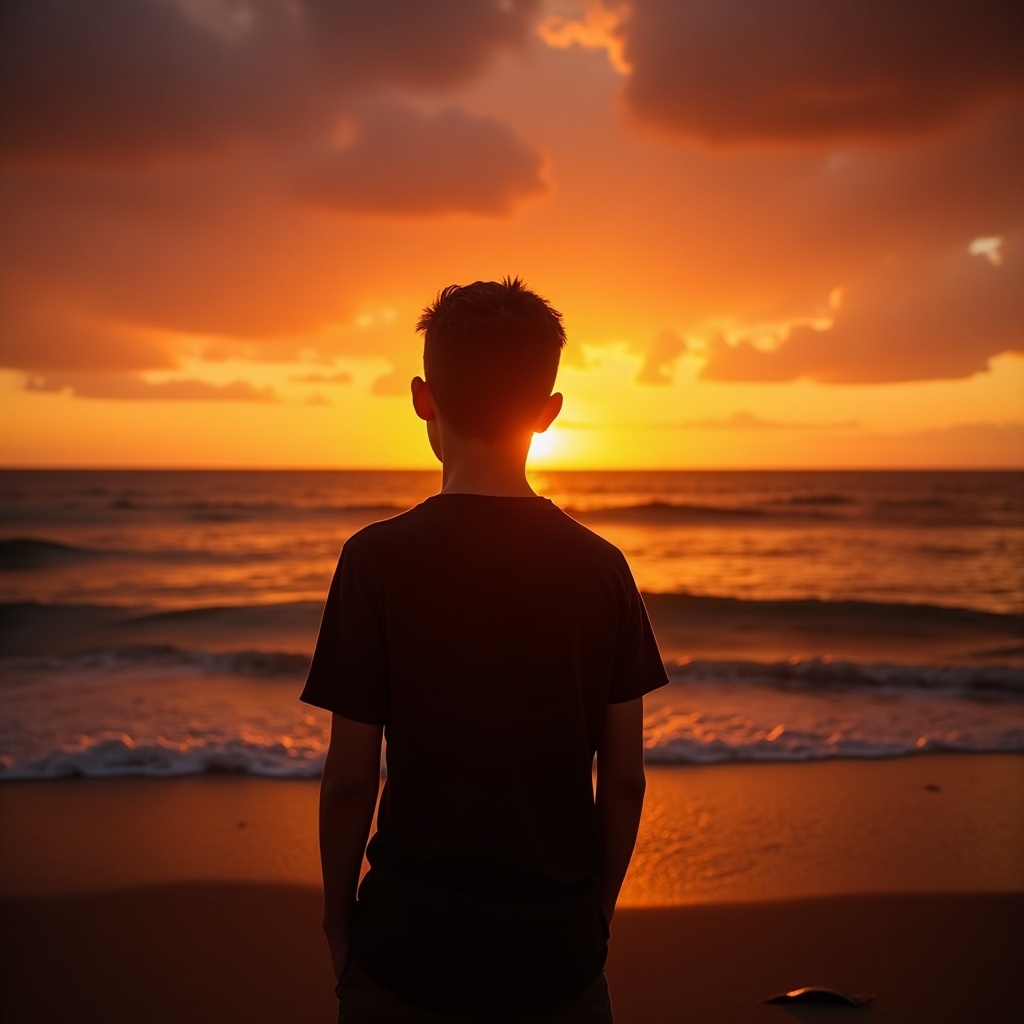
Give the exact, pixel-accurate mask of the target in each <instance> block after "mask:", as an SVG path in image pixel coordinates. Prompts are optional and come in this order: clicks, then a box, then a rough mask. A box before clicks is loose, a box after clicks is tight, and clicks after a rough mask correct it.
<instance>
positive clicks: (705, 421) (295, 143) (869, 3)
mask: <svg viewBox="0 0 1024 1024" xmlns="http://www.w3.org/2000/svg"><path fill="white" fill-rule="evenodd" d="M0 116H2V124H0V180H2V193H0V203H2V212H0V218H2V225H0V228H2V238H3V240H2V242H0V316H2V322H0V367H2V369H0V390H2V394H0V409H2V412H0V426H2V431H0V463H2V464H4V465H8V466H10V465H38V466H78V465H81V466H185V467H187V466H225V467H230V466H275V467H276V466H309V467H314V466H337V467H346V466H352V467H356V466H359V467H367V466H377V467H420V466H423V467H426V466H430V465H432V464H433V459H432V456H431V455H430V451H429V449H428V447H427V445H426V442H425V439H424V435H423V431H422V429H421V425H420V424H419V422H418V421H417V420H416V419H415V416H414V414H413V413H412V410H411V407H410V404H409V401H408V397H407V395H408V381H409V378H410V377H411V376H412V375H413V374H415V373H418V372H420V362H419V357H420V340H419V337H418V336H417V335H416V333H415V330H414V327H415V323H416V320H417V318H418V315H419V312H420V309H421V308H422V307H423V306H424V305H425V304H426V303H427V302H429V301H430V300H431V299H432V298H433V296H434V294H435V293H436V292H437V291H438V290H439V289H440V288H441V287H443V286H445V285H447V284H450V283H461V284H465V283H469V282H471V281H474V280H477V279H493V278H499V277H502V276H504V275H506V274H512V275H515V274H518V275H521V276H522V277H523V278H524V279H525V281H526V282H527V284H528V285H530V286H531V287H533V288H535V289H536V290H537V291H539V292H540V293H541V294H542V295H544V296H545V297H547V298H548V299H549V300H550V301H551V302H552V303H553V304H554V305H555V306H556V307H558V308H559V309H561V310H562V312H563V313H564V316H565V323H566V328H567V332H568V335H569V345H568V348H567V350H566V354H565V357H564V360H563V365H562V369H561V372H560V375H559V385H558V386H559V388H560V389H561V390H563V391H564V393H565V395H566V401H565V408H564V411H563V413H562V416H561V417H560V419H559V421H558V424H557V425H556V427H554V428H552V430H551V431H550V432H549V434H548V435H546V436H545V437H544V438H543V439H542V443H538V446H537V449H536V453H535V455H536V460H537V464H538V465H550V466H565V467H680V468H686V467H762V466H763V467H790V466H793V467H802V466H806V467H874V466H879V467H881V466H901V467H903V466H906V467H913V466H949V467H960V466H965V467H969V466H979V467H982V466H1024V274H1022V267H1024V186H1022V184H1021V182H1022V181H1024V7H1022V5H1021V4H1020V3H1019V2H1018V0H1005V2H997V0H969V2H968V0H949V2H942V3H936V2H935V0H856V2H851V0H675V2H673V0H631V2H627V3H622V4H618V3H604V4H601V3H596V2H595V3H588V2H586V0H565V2H560V0H430V2H424V0H358V2H355V0H4V3H3V5H2V7H0Z"/></svg>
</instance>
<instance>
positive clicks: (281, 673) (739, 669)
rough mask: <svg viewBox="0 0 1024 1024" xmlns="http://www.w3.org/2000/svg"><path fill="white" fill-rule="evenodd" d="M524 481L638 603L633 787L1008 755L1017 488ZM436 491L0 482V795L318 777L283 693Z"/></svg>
mask: <svg viewBox="0 0 1024 1024" xmlns="http://www.w3.org/2000/svg"><path fill="white" fill-rule="evenodd" d="M531 479H532V482H533V484H534V487H535V489H536V490H537V491H538V492H539V493H541V494H544V495H546V496H547V497H550V498H551V499H552V500H554V501H555V502H556V503H558V504H559V505H561V506H562V507H563V508H564V509H566V510H567V511H568V512H569V513H570V514H571V515H573V516H574V517H576V518H578V519H579V520H580V521H581V522H583V523H584V524H585V525H586V526H588V527H590V528H591V529H593V530H595V531H596V532H597V533H600V534H601V535H602V536H604V537H606V538H607V539H609V540H610V541H612V542H613V543H615V544H617V545H618V546H619V547H620V548H621V549H622V550H623V551H624V553H625V554H626V557H627V559H628V561H629V563H630V565H631V567H632V569H633V573H634V576H635V578H636V581H637V584H638V585H639V587H640V588H641V590H642V591H643V593H644V596H645V600H646V601H647V604H648V608H649V611H650V613H651V617H652V621H653V622H654V625H655V631H656V633H657V634H658V638H659V643H660V645H661V648H662V654H663V656H664V658H665V662H666V665H667V667H668V670H669V675H670V679H671V682H670V684H669V685H668V686H666V687H664V688H663V689H661V690H659V691H657V692H655V693H654V694H651V695H650V696H649V697H648V699H647V701H646V704H645V742H646V756H647V759H648V761H649V762H651V763H660V764H679V765H682V764H692V763H699V764H714V763H727V762H735V761H805V760H814V759H823V758H849V757H860V758H879V757H893V756H903V755H919V754H926V753H928V752H936V751H964V752H983V751H1000V752H1022V751H1024V474H1021V473H1013V472H933V471H919V472H807V471H802V472H783V471H757V472H738V471H722V472H709V471H679V472H674V471H659V472H582V471H581V472H536V473H534V474H532V478H531ZM439 483H440V477H439V474H437V473H433V472H392V471H374V472H370V471H298V470H296V471H271V470H268V471H157V470H152V471H142V470H140V471H120V470H118V471H113V470H111V471H106V470H103V471H101V470H95V471H84V470H83V471H72V470H68V471H57V470H36V471H28V470H6V471H2V472H0V509H2V511H0V693H2V702H0V779H7V780H13V779H38V778H57V777H65V776H85V777H102V776H125V775H140V776H154V777H166V776H181V775H196V774H203V773H210V772H240V773H249V774H252V775H259V776H265V777H270V778H280V779H287V778H308V777H315V776H317V775H318V774H319V773H320V770H321V768H322V765H323V759H324V753H325V744H326V739H327V731H328V727H329V716H328V715H326V714H325V713H321V712H319V711H318V710H316V709H313V708H309V707H307V706H306V705H303V704H301V703H300V702H299V701H298V693H299V691H300V689H301V686H302V682H303V679H304V675H305V670H306V667H307V665H308V661H309V655H310V652H311V650H312V645H313V641H314V639H315V637H316V631H317V627H318V624H319V619H320V612H321V607H322V602H323V600H324V597H325V594H326V590H327V586H328V583H329V582H330V578H331V574H332V572H333V569H334V565H335V562H336V560H337V556H338V552H339V551H340V548H341V545H342V543H343V542H344V540H345V539H346V537H348V536H349V535H350V534H352V533H353V532H355V531H356V530H358V529H359V528H360V527H362V526H363V525H365V524H367V523H369V522H373V521H375V520H378V519H382V518H386V517H388V516H391V515H394V514H396V513H398V512H400V511H402V510H403V509H405V508H408V507H409V506H411V505H413V504H415V503H416V502H418V501H420V500H422V499H423V498H425V497H427V496H428V495H429V494H431V493H433V492H434V491H435V490H436V489H437V487H438V486H439ZM500 656H501V655H500V652H495V658H499V657H500ZM486 685H487V666H486V665H481V666H480V686H481V687H484V686H486ZM480 728H481V729H486V728H487V722H486V721H481V722H480Z"/></svg>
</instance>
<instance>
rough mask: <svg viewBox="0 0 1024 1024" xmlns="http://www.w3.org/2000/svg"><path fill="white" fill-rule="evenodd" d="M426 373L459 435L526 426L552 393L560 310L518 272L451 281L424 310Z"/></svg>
mask: <svg viewBox="0 0 1024 1024" xmlns="http://www.w3.org/2000/svg"><path fill="white" fill-rule="evenodd" d="M416 329H417V330H418V331H421V332H422V333H423V373H424V376H425V377H426V380H427V383H428V384H429V385H430V390H431V392H432V393H433V395H434V401H435V402H436V403H437V408H438V410H439V412H440V413H441V415H442V416H443V417H444V420H445V422H446V423H447V424H448V425H449V426H450V427H451V429H452V430H453V431H455V433H456V434H458V435H459V436H460V437H464V438H467V439H470V438H479V439H480V440H482V441H487V442H494V441H497V440H499V439H500V438H502V437H508V436H511V435H512V434H513V433H515V432H517V431H520V430H524V429H528V428H529V427H530V426H531V424H532V423H533V421H534V420H535V419H536V418H537V416H538V415H539V414H540V412H541V410H542V409H543V407H544V402H545V401H546V400H547V398H548V396H549V395H550V394H551V389H552V388H553V387H554V384H555V376H556V374H557V373H558V359H559V356H560V355H561V351H562V346H563V345H565V328H564V327H563V326H562V314H561V313H559V312H558V310H557V309H554V308H553V307H552V306H551V305H550V303H548V302H547V301H546V300H545V299H542V298H541V297H540V296H539V295H537V294H536V293H535V292H532V291H530V290H529V289H528V288H527V287H526V286H525V285H524V284H523V282H522V281H521V280H520V279H519V278H518V277H511V278H510V277H506V278H505V279H504V280H502V281H500V282H499V281H476V282H474V283H473V284H467V285H462V286H460V285H455V284H453V285H449V286H448V287H447V288H445V289H444V290H443V291H441V292H439V293H438V296H437V298H436V299H435V300H434V302H433V303H432V304H431V305H429V306H427V307H426V309H424V310H423V315H422V316H421V317H420V319H419V323H418V324H417V325H416Z"/></svg>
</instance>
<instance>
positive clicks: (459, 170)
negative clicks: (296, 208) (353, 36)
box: [298, 104, 545, 216]
mask: <svg viewBox="0 0 1024 1024" xmlns="http://www.w3.org/2000/svg"><path fill="white" fill-rule="evenodd" d="M357 131H358V135H357V137H356V138H355V140H354V141H353V142H352V143H350V144H349V145H348V146H345V147H343V148H340V149H337V150H333V151H331V152H328V153H325V154H323V155H322V156H321V157H320V158H319V159H318V160H316V161H315V162H314V163H312V164H311V165H310V166H308V167H307V169H306V170H305V172H304V173H303V174H302V176H301V179H300V184H299V186H298V189H299V194H300V195H301V196H303V197H304V198H306V199H307V200H309V201H312V202H316V203H320V204H322V205H324V206H327V207H332V208H335V209H340V210H348V211H360V212H366V213H398V214H405V215H427V214H438V213H450V212H456V211H461V212H468V213H476V214H485V215H491V216H494V215H503V214H507V213H508V212H509V211H510V210H511V208H512V205H513V203H514V202H515V201H516V200H520V199H523V198H525V197H527V196H530V195H534V194H536V193H539V192H543V191H544V189H545V184H544V180H543V177H542V173H541V172H542V166H543V160H542V158H541V155H540V154H539V153H538V152H537V151H536V150H535V149H532V148H531V147H530V146H528V145H526V143H524V142H523V141H522V140H521V139H519V138H518V137H517V136H516V135H515V133H514V132H513V131H512V129H511V128H509V127H508V126H507V125H505V124H503V123H501V122H500V121H495V120H494V119H493V118H489V117H476V116H474V115H472V114H468V113H467V112H466V111H464V110H460V109H458V108H456V107H448V108H446V109H444V110H442V111H440V112H439V113H436V114H425V113H421V112H420V111H417V110H415V109H413V108H411V107H408V106H404V105H399V104H387V105H380V106H376V107H374V108H373V109H372V110H371V111H369V112H367V113H366V114H365V115H364V116H362V117H361V118H360V121H359V126H358V129H357Z"/></svg>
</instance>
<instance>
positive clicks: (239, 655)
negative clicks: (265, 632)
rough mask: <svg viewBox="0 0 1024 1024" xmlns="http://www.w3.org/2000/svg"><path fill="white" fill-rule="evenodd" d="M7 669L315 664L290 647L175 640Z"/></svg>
mask: <svg viewBox="0 0 1024 1024" xmlns="http://www.w3.org/2000/svg"><path fill="white" fill-rule="evenodd" d="M2 663H3V665H4V667H5V669H6V670H7V672H9V673H10V672H18V673H19V674H23V673H46V674H49V675H52V674H56V673H64V674H67V675H68V676H69V677H72V678H73V677H74V676H76V675H79V674H82V673H88V674H90V675H93V674H97V673H123V672H129V671H130V672H136V673H140V672H150V671H169V670H170V671H175V672H194V673H198V674H203V675H237V676H245V677H249V678H256V679H275V678H279V677H297V676H302V675H304V674H305V672H306V670H307V669H308V668H309V655H307V654H295V653H293V652H288V651H257V650H240V651H202V650H187V649H184V648H181V647H176V646H174V645H173V644H131V645H127V646H124V647H107V648H102V649H98V650H92V651H82V652H81V653H77V654H70V655H65V656H36V657H31V656H28V657H26V656H22V657H13V658H5V659H3V662H2Z"/></svg>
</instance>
